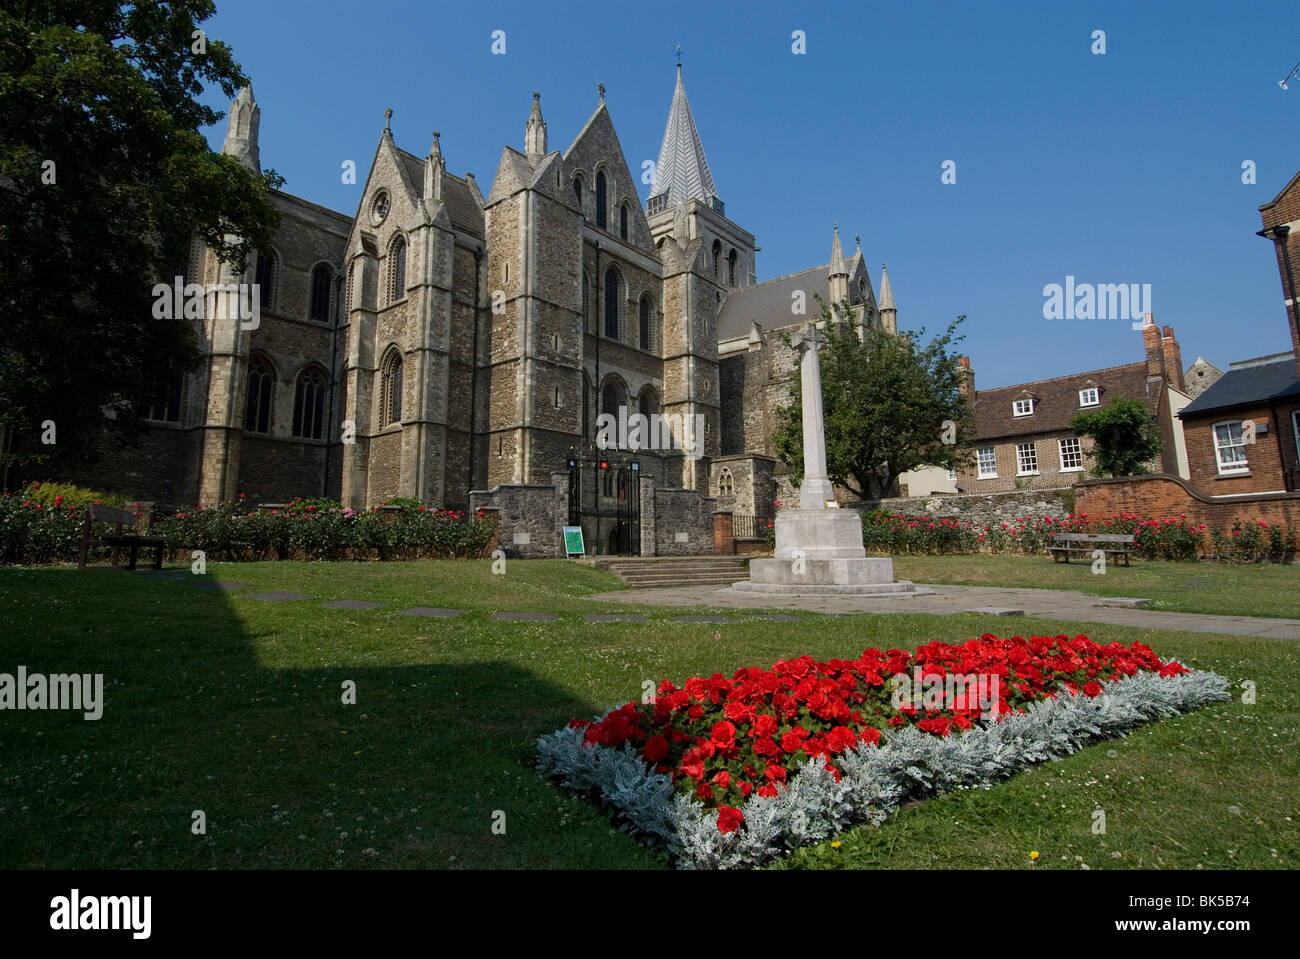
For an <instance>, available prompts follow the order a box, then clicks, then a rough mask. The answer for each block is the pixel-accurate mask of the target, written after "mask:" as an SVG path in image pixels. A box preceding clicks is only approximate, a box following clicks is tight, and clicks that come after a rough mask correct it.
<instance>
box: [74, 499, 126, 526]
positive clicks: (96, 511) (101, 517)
mask: <svg viewBox="0 0 1300 959" xmlns="http://www.w3.org/2000/svg"><path fill="white" fill-rule="evenodd" d="M86 515H87V516H89V517H90V519H92V520H94V521H95V522H97V523H125V524H126V525H127V526H135V514H134V513H131V512H128V511H127V510H124V509H118V508H117V507H116V506H100V505H99V504H98V503H92V504H91V505H90V508H89V509H88V511H87V513H86Z"/></svg>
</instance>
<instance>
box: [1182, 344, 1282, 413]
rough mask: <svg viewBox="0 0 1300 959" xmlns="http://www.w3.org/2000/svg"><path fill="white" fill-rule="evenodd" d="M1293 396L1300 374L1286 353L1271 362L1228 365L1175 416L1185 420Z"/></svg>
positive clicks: (1260, 404)
mask: <svg viewBox="0 0 1300 959" xmlns="http://www.w3.org/2000/svg"><path fill="white" fill-rule="evenodd" d="M1295 398H1300V375H1297V372H1296V364H1295V357H1294V356H1293V355H1292V354H1290V353H1287V354H1285V356H1284V357H1282V358H1280V359H1276V360H1273V361H1272V362H1267V363H1259V364H1252V365H1250V366H1241V367H1237V366H1234V367H1232V368H1230V369H1229V370H1228V372H1226V373H1224V374H1223V375H1222V376H1221V377H1219V378H1218V380H1216V381H1215V383H1214V385H1213V386H1211V387H1210V388H1209V389H1207V390H1206V391H1205V392H1204V393H1202V394H1201V395H1200V396H1198V397H1197V398H1196V399H1194V400H1192V402H1190V403H1188V404H1187V405H1186V406H1184V407H1183V409H1182V411H1181V412H1179V414H1178V415H1179V416H1180V417H1182V418H1183V419H1184V420H1185V419H1188V418H1189V417H1193V416H1199V415H1201V414H1203V413H1212V412H1214V411H1216V410H1226V409H1231V408H1233V407H1240V406H1264V405H1267V404H1270V403H1274V402H1277V401H1280V400H1290V399H1295Z"/></svg>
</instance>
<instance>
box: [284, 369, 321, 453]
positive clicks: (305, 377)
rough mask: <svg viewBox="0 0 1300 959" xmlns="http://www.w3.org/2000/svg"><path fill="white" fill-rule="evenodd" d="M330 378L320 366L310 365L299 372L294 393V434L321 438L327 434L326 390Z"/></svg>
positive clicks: (305, 437) (314, 438) (304, 437)
mask: <svg viewBox="0 0 1300 959" xmlns="http://www.w3.org/2000/svg"><path fill="white" fill-rule="evenodd" d="M328 386H329V378H328V377H327V376H326V375H325V371H324V370H323V369H321V368H320V367H319V366H309V367H307V368H306V369H305V370H303V371H302V372H301V373H299V374H298V384H297V387H296V389H295V390H294V394H293V435H294V436H296V437H298V438H300V439H307V440H319V439H323V438H324V436H325V390H326V387H328Z"/></svg>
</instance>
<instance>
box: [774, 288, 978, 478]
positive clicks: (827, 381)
mask: <svg viewBox="0 0 1300 959" xmlns="http://www.w3.org/2000/svg"><path fill="white" fill-rule="evenodd" d="M817 302H818V304H819V305H820V306H821V328H820V330H819V333H820V335H821V336H822V337H823V339H824V345H823V346H822V350H821V374H822V407H823V414H824V419H825V424H826V464H827V472H828V473H829V475H830V478H831V481H832V482H833V483H835V484H836V485H837V486H840V487H843V488H844V489H847V490H849V491H850V492H851V493H853V494H854V495H855V496H859V497H861V498H862V499H864V500H877V499H880V498H881V497H883V496H888V495H889V494H890V493H891V492H892V491H893V488H894V484H895V482H896V481H897V479H898V477H899V476H900V475H902V474H903V473H906V472H908V471H909V470H913V469H916V468H918V467H921V466H936V467H940V468H945V469H957V468H958V467H959V466H962V465H964V464H965V462H966V460H967V459H968V458H969V456H970V453H969V451H967V450H964V449H963V448H962V443H963V441H964V440H966V439H969V437H970V436H971V435H972V434H973V432H974V412H973V410H972V409H971V406H970V404H969V403H968V402H967V401H966V400H965V398H964V397H962V396H961V393H960V389H959V387H960V385H961V378H962V374H961V368H960V365H959V363H958V359H959V358H958V356H957V355H956V354H955V353H950V352H949V349H950V347H952V346H953V345H954V344H956V343H958V342H960V341H961V339H962V337H960V336H957V335H956V331H957V327H958V326H959V325H960V324H961V323H962V321H963V320H965V317H964V316H960V317H958V318H957V319H956V320H954V321H953V322H952V323H951V324H949V326H948V328H947V329H946V330H945V331H944V332H943V333H942V334H940V335H939V336H936V337H935V338H934V339H932V340H931V341H930V342H929V343H928V344H926V345H925V346H918V345H917V343H918V342H919V341H920V339H921V338H922V337H923V336H924V335H925V330H924V329H922V330H919V331H916V332H912V331H904V332H902V333H900V334H894V333H890V332H889V331H887V330H885V329H883V328H881V327H880V326H878V325H875V324H872V325H868V326H865V327H864V326H862V325H861V324H860V323H859V322H858V321H857V320H856V319H855V318H854V316H853V310H852V307H850V305H849V303H848V301H847V300H845V301H841V302H840V303H838V304H835V312H834V316H832V311H831V307H830V306H828V305H827V304H826V303H825V302H824V301H822V299H821V297H820V296H819V297H817ZM785 339H786V342H787V344H788V343H789V340H790V338H789V335H788V334H787V335H786V336H785ZM802 403H803V393H802V385H801V382H800V377H799V374H798V370H797V368H796V371H795V376H794V381H793V384H792V387H791V402H790V404H789V405H787V406H785V407H783V408H782V409H781V410H779V411H778V414H777V415H778V427H777V430H776V434H775V445H776V453H777V456H778V457H779V458H780V459H781V460H782V461H783V462H784V463H786V464H787V465H788V466H789V467H790V468H791V472H792V479H793V480H794V482H796V483H799V482H802V479H803V424H802ZM945 440H949V442H945Z"/></svg>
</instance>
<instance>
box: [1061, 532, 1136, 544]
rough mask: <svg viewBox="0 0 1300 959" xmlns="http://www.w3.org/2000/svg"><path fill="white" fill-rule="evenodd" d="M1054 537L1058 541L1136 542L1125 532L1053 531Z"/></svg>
mask: <svg viewBox="0 0 1300 959" xmlns="http://www.w3.org/2000/svg"><path fill="white" fill-rule="evenodd" d="M1051 536H1052V539H1054V540H1056V541H1057V542H1058V543H1136V542H1137V540H1135V539H1134V538H1133V537H1132V536H1130V535H1125V534H1123V533H1052V534H1051Z"/></svg>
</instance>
